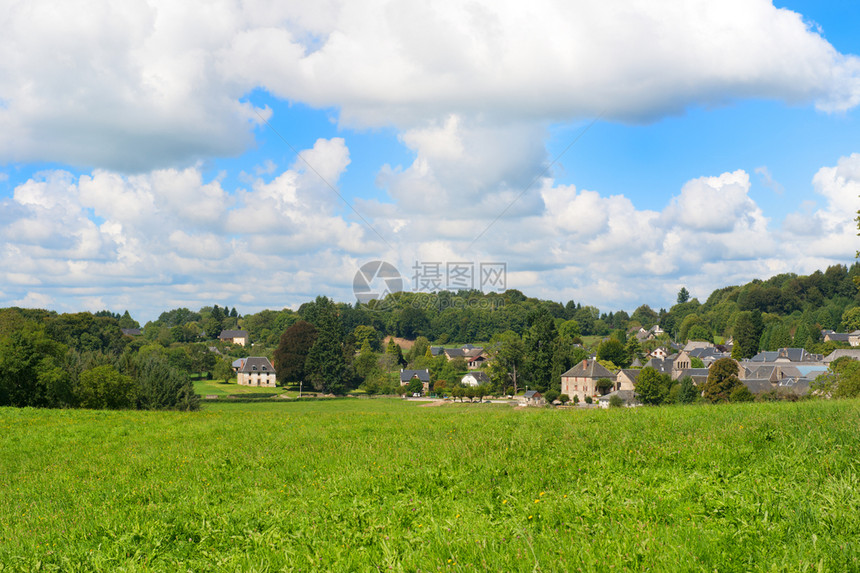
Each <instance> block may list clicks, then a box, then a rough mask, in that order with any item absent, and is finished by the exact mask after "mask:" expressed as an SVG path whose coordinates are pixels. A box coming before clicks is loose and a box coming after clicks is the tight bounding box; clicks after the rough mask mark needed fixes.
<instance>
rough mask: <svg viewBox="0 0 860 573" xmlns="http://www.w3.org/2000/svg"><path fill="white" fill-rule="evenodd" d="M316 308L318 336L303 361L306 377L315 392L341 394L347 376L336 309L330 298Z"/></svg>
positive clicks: (319, 301)
mask: <svg viewBox="0 0 860 573" xmlns="http://www.w3.org/2000/svg"><path fill="white" fill-rule="evenodd" d="M315 305H316V317H315V319H316V328H317V337H316V340H315V341H314V343H313V346H311V349H310V350H309V351H308V357H307V360H306V361H305V370H306V374H307V377H308V378H309V379H310V381H311V382H312V383H313V385H314V388H315V389H316V390H317V391H320V392H325V393H332V394H344V393H345V392H346V381H347V379H348V378H349V373H348V370H347V364H346V360H345V358H344V355H343V335H342V329H341V324H340V321H339V320H338V316H337V309H336V307H335V305H334V303H333V302H332V301H331V299H329V298H327V297H322V296H319V297H317V299H316V302H315Z"/></svg>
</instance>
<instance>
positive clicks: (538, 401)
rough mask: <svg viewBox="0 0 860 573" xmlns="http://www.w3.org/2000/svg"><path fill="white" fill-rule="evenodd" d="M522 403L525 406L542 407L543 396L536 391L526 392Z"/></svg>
mask: <svg viewBox="0 0 860 573" xmlns="http://www.w3.org/2000/svg"><path fill="white" fill-rule="evenodd" d="M524 403H525V405H526V406H543V405H544V404H545V403H546V400H544V397H543V394H541V393H540V392H538V391H537V390H528V391H527V392H526V394H525V400H524Z"/></svg>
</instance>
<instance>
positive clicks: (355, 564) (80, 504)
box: [0, 399, 860, 571]
mask: <svg viewBox="0 0 860 573" xmlns="http://www.w3.org/2000/svg"><path fill="white" fill-rule="evenodd" d="M858 425H860V402H857V401H841V402H805V403H794V404H792V403H773V404H743V405H733V406H720V407H704V406H702V407H683V408H653V409H646V408H640V409H636V410H618V411H595V410H591V411H582V410H566V411H559V410H555V411H553V410H534V409H533V410H513V409H511V408H510V407H508V406H495V405H468V404H465V405H447V406H442V407H421V406H419V405H417V404H414V403H406V402H403V401H400V400H386V399H380V400H358V399H345V400H337V401H330V402H298V403H296V402H279V403H274V404H268V403H266V404H221V403H214V404H211V405H210V404H207V405H206V408H205V409H204V410H203V411H201V412H195V413H175V412H157V413H154V412H133V411H130V412H102V411H83V410H80V411H73V410H34V409H0V460H2V463H0V564H2V565H0V570H6V569H9V570H32V569H36V568H38V567H39V565H41V567H42V568H45V569H57V568H59V569H62V570H102V571H104V570H118V569H119V570H127V571H137V570H169V571H177V570H188V571H191V570H194V571H207V570H212V571H215V570H257V571H263V570H265V571H276V570H294V571H298V570H302V571H308V570H311V571H316V570H319V571H346V570H356V571H369V570H377V568H378V569H380V570H394V571H399V570H403V571H416V570H419V569H420V570H422V571H439V570H441V571H460V570H492V571H503V570H505V571H533V570H541V571H554V570H572V571H575V570H577V569H578V568H581V569H582V570H583V571H598V570H599V571H608V570H633V571H640V570H646V569H648V570H659V571H677V570H690V571H713V570H720V571H748V570H749V571H772V570H773V571H802V570H817V571H818V570H821V571H849V570H858V569H860V562H858V557H860V546H858V544H857V543H856V540H857V538H858V536H860V497H858V496H857V491H858V488H860V478H858V473H860V472H858V470H860V462H858V460H860V435H858V432H857V428H858Z"/></svg>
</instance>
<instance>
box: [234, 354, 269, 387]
mask: <svg viewBox="0 0 860 573" xmlns="http://www.w3.org/2000/svg"><path fill="white" fill-rule="evenodd" d="M236 382H238V383H239V384H241V385H242V386H264V387H266V388H274V387H275V386H276V385H277V376H276V374H275V368H274V366H272V363H271V362H269V359H268V358H265V357H262V356H251V357H249V358H246V359H245V360H244V361H243V362H242V365H241V367H240V368H239V370H238V372H237V373H236Z"/></svg>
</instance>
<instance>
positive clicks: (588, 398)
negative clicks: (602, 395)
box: [585, 396, 593, 404]
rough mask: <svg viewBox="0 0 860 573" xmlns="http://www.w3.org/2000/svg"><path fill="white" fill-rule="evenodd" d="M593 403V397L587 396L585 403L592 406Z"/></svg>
mask: <svg viewBox="0 0 860 573" xmlns="http://www.w3.org/2000/svg"><path fill="white" fill-rule="evenodd" d="M592 402H593V400H592V399H591V396H586V397H585V403H586V404H591V403H592Z"/></svg>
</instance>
